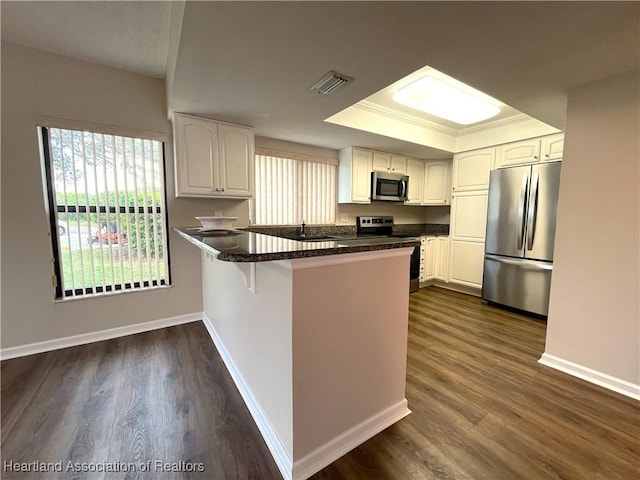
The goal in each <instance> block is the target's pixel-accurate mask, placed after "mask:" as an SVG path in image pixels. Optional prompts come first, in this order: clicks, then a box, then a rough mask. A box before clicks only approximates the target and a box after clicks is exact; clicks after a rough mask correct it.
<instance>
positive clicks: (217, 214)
mask: <svg viewBox="0 0 640 480" xmlns="http://www.w3.org/2000/svg"><path fill="white" fill-rule="evenodd" d="M213 214H214V215H215V216H216V217H223V216H224V212H223V211H222V210H216V211H215V212H213Z"/></svg>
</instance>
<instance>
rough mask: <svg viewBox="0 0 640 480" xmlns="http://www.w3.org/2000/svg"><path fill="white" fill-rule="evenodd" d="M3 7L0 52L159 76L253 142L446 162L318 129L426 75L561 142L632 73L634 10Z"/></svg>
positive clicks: (409, 148) (423, 151) (416, 148)
mask: <svg viewBox="0 0 640 480" xmlns="http://www.w3.org/2000/svg"><path fill="white" fill-rule="evenodd" d="M172 3H173V5H172ZM0 6H1V9H2V11H1V12H2V38H3V40H7V41H11V42H14V43H20V44H25V45H28V46H32V47H34V48H40V49H43V50H48V51H52V52H55V53H60V54H64V55H68V56H72V57H76V58H81V59H84V60H88V61H92V62H96V63H104V64H107V65H111V66H115V67H118V68H122V69H125V70H130V71H134V72H138V73H143V74H146V75H152V76H161V77H162V76H165V75H166V76H167V78H168V79H169V81H168V90H169V91H168V107H169V110H170V111H180V112H189V113H193V114H200V115H204V116H208V117H211V118H216V119H220V120H226V121H231V122H236V123H240V124H245V125H251V126H253V127H255V128H256V134H257V135H259V136H265V137H271V138H279V139H284V140H290V141H296V142H301V143H307V144H311V145H318V146H324V147H329V148H342V147H344V146H348V145H359V146H364V147H370V148H377V149H382V150H387V151H394V152H397V153H404V154H407V155H412V156H417V157H421V158H429V157H438V156H442V153H443V152H442V151H439V150H435V149H430V148H427V147H424V146H421V145H418V144H415V143H411V142H406V141H401V140H397V139H394V138H390V137H386V136H381V135H375V134H371V133H367V132H364V131H360V130H356V129H352V128H347V127H343V126H339V125H333V124H329V123H327V122H324V120H325V119H326V118H328V117H330V116H332V115H334V114H336V113H337V112H340V111H342V110H343V109H345V108H346V107H349V106H351V105H353V104H355V103H356V102H358V101H360V100H363V99H365V98H367V97H369V96H370V95H372V94H375V93H376V92H378V91H380V90H382V89H383V88H384V87H387V86H388V85H391V84H392V83H394V82H395V81H397V80H399V79H400V78H403V77H405V76H406V75H408V74H410V73H412V72H414V71H416V70H418V69H419V68H422V67H423V66H425V65H430V66H432V67H434V68H436V69H438V70H440V71H442V72H444V73H446V74H448V75H450V76H452V77H454V78H457V79H458V80H460V81H463V82H465V83H467V84H469V85H471V86H473V87H475V88H477V89H479V90H481V91H484V92H485V93H487V94H489V95H491V96H493V97H495V98H497V99H499V100H500V101H502V102H504V103H505V104H507V105H510V106H511V107H513V108H514V109H517V110H519V111H521V112H524V113H526V114H528V115H530V116H532V117H534V118H536V119H538V120H540V121H542V122H545V123H547V124H549V125H551V126H553V127H556V128H559V129H562V128H563V125H564V116H565V111H566V94H567V91H568V90H569V89H571V88H574V87H576V86H579V85H582V84H585V83H589V82H593V81H596V80H599V79H603V78H606V77H609V76H612V75H615V74H618V73H622V72H625V71H629V70H632V69H637V68H639V61H640V51H639V45H640V37H639V30H640V25H639V16H640V13H639V12H640V3H638V2H206V1H205V2H187V3H183V2H6V1H2V2H1V4H0ZM172 7H173V9H172ZM176 12H177V13H178V14H176ZM172 14H173V17H172V16H171V15H172ZM170 21H171V22H173V23H172V24H171V32H172V36H171V44H170V36H169V30H170V28H169V27H170V25H169V22H170ZM174 32H176V33H175V34H174ZM167 55H169V56H170V59H169V62H168V64H169V67H168V72H167V71H166V70H167ZM172 55H174V56H173V57H171V56H172ZM329 70H337V71H339V72H342V73H344V74H346V75H349V76H352V77H354V78H355V80H354V81H353V82H352V83H350V84H348V85H347V86H346V87H345V88H344V89H343V90H341V91H340V92H338V93H337V94H335V95H333V96H329V97H324V96H320V95H314V94H312V93H310V92H309V91H308V90H307V89H308V87H310V86H311V85H313V84H314V83H315V82H316V81H317V80H318V79H319V78H320V77H322V76H323V75H324V74H325V73H326V72H327V71H329Z"/></svg>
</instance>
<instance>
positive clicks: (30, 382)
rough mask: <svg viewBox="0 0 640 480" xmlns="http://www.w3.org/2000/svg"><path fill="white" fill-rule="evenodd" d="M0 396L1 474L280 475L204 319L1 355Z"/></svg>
mask: <svg viewBox="0 0 640 480" xmlns="http://www.w3.org/2000/svg"><path fill="white" fill-rule="evenodd" d="M1 395H2V396H1V399H2V417H1V418H2V454H1V460H2V461H1V462H0V466H1V467H2V470H0V477H1V478H2V479H14V478H15V479H22V480H32V479H46V480H49V479H57V478H65V479H66V478H78V479H125V478H126V479H137V478H140V479H163V480H164V479H167V480H170V479H187V478H197V479H207V480H213V479H220V480H223V479H225V480H226V479H233V478H235V479H249V478H255V479H259V478H282V477H281V476H280V473H279V471H278V469H277V467H276V465H275V462H274V461H273V459H272V458H271V455H270V453H269V451H268V449H267V447H266V445H265V443H264V441H263V440H262V437H261V436H260V433H259V432H258V429H257V427H256V426H255V424H254V423H253V419H252V418H251V416H250V414H249V411H248V410H247V409H246V407H245V404H244V402H243V401H242V398H241V396H240V394H239V393H238V391H237V390H236V388H235V385H234V384H233V380H232V379H231V377H230V376H229V374H228V373H227V370H226V369H225V367H224V364H223V363H222V359H221V358H220V356H219V355H218V353H217V351H216V349H215V347H214V346H213V343H212V341H211V339H210V337H209V335H208V333H207V331H206V329H205V328H204V326H203V325H202V323H200V322H197V323H190V324H186V325H180V326H177V327H171V328H166V329H162V330H156V331H153V332H148V333H142V334H138V335H132V336H129V337H123V338H119V339H114V340H108V341H104V342H98V343H93V344H90V345H85V346H80V347H74V348H68V349H64V350H58V351H54V352H48V353H43V354H40V355H33V356H29V357H23V358H17V359H13V360H7V361H4V362H2V393H1ZM9 461H11V462H16V463H28V462H34V461H39V462H44V463H47V462H51V463H54V464H55V463H56V462H62V469H63V471H62V472H38V473H34V472H25V473H23V472H15V471H14V472H11V471H7V470H10V469H7V468H6V463H5V462H9ZM149 461H150V462H151V464H148V463H147V462H149ZM156 461H158V462H161V465H159V464H158V465H157V464H156ZM68 462H72V468H70V469H68ZM76 464H80V465H79V466H78V467H77V468H76ZM83 464H86V466H85V465H83ZM91 464H93V465H97V466H100V465H103V469H104V468H107V467H108V466H111V467H113V468H116V469H120V470H126V471H119V472H92V471H83V470H88V469H89V468H91ZM166 464H168V465H166ZM147 465H150V468H149V471H148V472H144V471H143V468H146V467H147ZM54 468H55V465H54ZM202 468H204V471H198V470H201V469H202ZM171 470H182V472H176V471H171ZM190 470H195V471H190Z"/></svg>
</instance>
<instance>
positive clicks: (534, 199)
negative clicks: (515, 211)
mask: <svg viewBox="0 0 640 480" xmlns="http://www.w3.org/2000/svg"><path fill="white" fill-rule="evenodd" d="M539 183H540V174H539V173H538V172H535V173H534V174H533V177H532V178H531V195H530V197H529V209H528V212H527V250H532V249H533V241H534V239H535V233H536V219H537V216H538V184H539Z"/></svg>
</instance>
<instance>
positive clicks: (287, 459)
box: [202, 314, 293, 480]
mask: <svg viewBox="0 0 640 480" xmlns="http://www.w3.org/2000/svg"><path fill="white" fill-rule="evenodd" d="M202 323H204V326H205V327H206V329H207V331H208V332H209V335H210V336H211V340H213V343H214V344H215V346H216V348H217V349H218V353H219V354H220V356H221V357H222V360H223V361H224V364H225V366H226V367H227V370H228V371H229V374H230V375H231V378H232V379H233V381H234V383H235V384H236V387H237V388H238V391H239V392H240V395H241V396H242V399H243V400H244V403H245V404H246V405H247V408H248V409H249V413H251V416H252V417H253V420H254V422H256V425H257V426H258V430H260V433H261V434H262V438H264V441H265V443H266V444H267V448H269V451H270V452H271V456H272V457H273V459H274V460H275V462H276V465H277V466H278V469H279V470H280V473H282V476H283V477H284V478H285V480H292V477H291V469H292V465H293V461H292V459H291V455H290V454H289V452H288V451H287V449H286V447H285V446H284V444H283V443H282V440H281V439H280V437H279V435H278V433H277V432H276V430H275V428H273V425H271V422H270V421H269V418H268V417H267V415H266V413H265V412H264V410H263V409H262V407H261V406H260V403H259V402H258V400H257V399H256V397H255V395H254V394H253V392H252V391H251V388H249V385H247V383H246V381H245V380H244V377H243V376H242V374H241V373H240V371H239V370H238V367H237V366H236V364H235V362H234V361H233V359H232V358H231V355H230V354H229V352H228V350H227V349H226V347H225V346H224V343H223V342H222V340H221V338H220V336H219V335H218V333H217V332H216V329H215V328H214V326H213V323H211V320H210V319H209V317H207V315H206V314H203V315H202Z"/></svg>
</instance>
